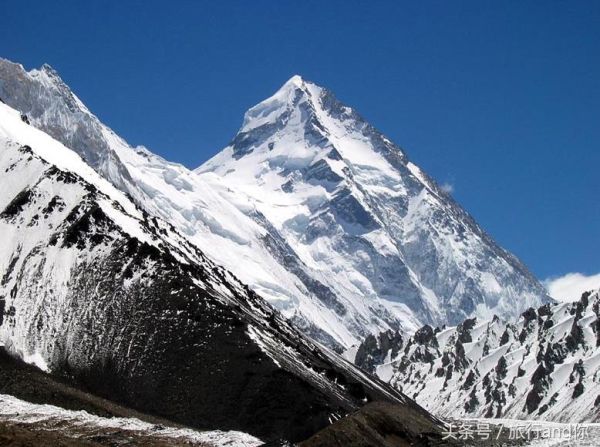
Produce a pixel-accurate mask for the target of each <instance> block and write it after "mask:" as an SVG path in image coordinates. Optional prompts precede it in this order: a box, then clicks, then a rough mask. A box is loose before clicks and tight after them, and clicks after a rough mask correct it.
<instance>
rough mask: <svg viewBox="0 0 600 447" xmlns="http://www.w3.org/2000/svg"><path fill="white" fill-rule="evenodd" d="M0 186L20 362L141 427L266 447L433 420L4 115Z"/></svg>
mask: <svg viewBox="0 0 600 447" xmlns="http://www.w3.org/2000/svg"><path fill="white" fill-rule="evenodd" d="M0 172H2V176H1V177H0V182H1V183H0V184H1V188H0V191H1V193H0V247H2V250H0V345H3V346H4V347H5V349H6V350H8V351H9V352H11V353H13V354H14V355H16V356H18V357H19V358H22V359H24V360H25V361H26V362H28V363H33V364H35V365H37V366H38V367H40V368H41V369H44V370H47V371H51V372H52V373H53V374H55V375H58V376H63V377H65V378H68V379H69V380H70V381H72V382H73V383H75V384H78V385H79V386H83V387H86V388H87V389H89V390H90V391H93V392H95V393H97V394H100V395H101V396H104V397H107V398H110V399H112V400H114V401H117V402H119V403H122V404H124V405H126V406H129V407H131V408H134V409H137V410H140V411H143V412H147V413H150V414H153V415H157V416H160V417H164V418H167V419H169V420H172V421H174V422H177V423H182V424H185V425H188V426H192V427H196V428H201V429H215V428H218V429H223V430H240V431H243V432H248V433H251V434H253V435H255V436H258V437H260V438H263V439H266V440H269V439H275V438H279V437H281V438H285V439H289V440H299V439H303V438H306V437H307V436H308V435H310V434H312V433H314V432H315V431H316V430H318V429H320V428H322V427H324V426H326V425H328V424H329V422H330V420H332V418H337V417H340V416H342V415H344V414H346V413H347V412H349V411H353V410H355V409H356V408H358V407H360V406H362V405H363V404H364V402H367V401H370V400H384V401H390V402H396V403H398V404H401V405H404V406H406V408H407V411H415V412H418V413H420V414H422V415H423V416H424V417H428V416H427V413H426V412H424V410H422V409H421V408H420V407H418V406H416V405H415V404H414V403H412V402H411V401H409V400H408V399H406V398H405V397H404V396H402V395H401V394H399V393H397V392H395V391H394V390H393V389H392V388H390V387H388V386H386V385H385V384H383V383H381V382H378V381H377V380H374V379H371V378H369V377H367V376H366V375H365V374H364V373H362V372H360V370H358V369H357V368H355V367H352V366H351V365H349V364H348V363H346V362H344V361H343V360H341V359H340V358H339V357H337V356H335V355H334V354H332V353H330V352H328V351H326V350H323V349H321V348H319V347H318V346H316V345H314V344H312V343H311V342H309V341H307V339H305V338H304V337H303V336H302V335H300V333H299V332H298V331H296V330H295V329H293V328H292V327H291V326H290V325H289V324H288V323H287V322H286V321H285V320H284V319H283V318H282V317H281V316H280V315H279V314H278V313H277V312H275V311H274V310H273V309H272V308H271V307H270V306H269V305H268V304H267V303H266V302H265V301H264V300H262V299H261V298H260V297H258V296H257V295H256V294H254V293H253V292H252V291H250V289H248V287H247V286H245V285H244V284H242V283H240V282H239V281H238V280H237V279H236V278H235V277H234V276H233V275H231V274H230V273H229V272H227V271H226V270H224V269H222V268H221V267H218V266H216V265H215V264H214V263H213V262H212V261H210V260H209V259H208V258H207V257H206V256H205V255H204V254H203V253H202V252H201V251H199V250H198V249H197V248H196V247H195V246H194V245H192V244H190V243H189V242H188V241H187V239H185V238H184V237H182V236H180V235H179V233H177V232H176V231H175V230H174V229H173V228H172V226H171V225H169V224H166V223H164V222H163V221H161V220H159V219H157V218H155V217H151V216H150V215H148V213H146V212H144V211H142V210H140V209H139V208H137V207H136V206H135V205H134V204H133V203H132V202H131V201H130V200H129V198H128V197H126V195H125V194H123V193H122V192H121V191H119V190H118V189H116V188H115V187H114V186H113V185H112V184H110V183H109V182H108V181H106V180H105V179H103V178H102V177H100V176H99V175H98V174H97V173H96V172H95V171H94V170H93V169H91V168H90V167H89V166H88V165H86V164H85V163H84V162H83V161H82V160H81V158H79V156H78V155H77V154H75V153H74V152H72V151H70V150H69V149H67V148H66V147H64V146H63V145H62V144H60V143H59V142H57V141H56V140H54V139H52V138H51V137H49V136H48V135H46V134H44V133H43V132H41V131H39V130H38V129H35V128H34V127H33V126H30V125H28V124H27V123H25V122H24V121H23V120H22V119H21V117H20V114H19V112H17V111H16V110H13V109H11V108H9V107H8V106H6V105H4V104H0ZM408 409H410V410H408Z"/></svg>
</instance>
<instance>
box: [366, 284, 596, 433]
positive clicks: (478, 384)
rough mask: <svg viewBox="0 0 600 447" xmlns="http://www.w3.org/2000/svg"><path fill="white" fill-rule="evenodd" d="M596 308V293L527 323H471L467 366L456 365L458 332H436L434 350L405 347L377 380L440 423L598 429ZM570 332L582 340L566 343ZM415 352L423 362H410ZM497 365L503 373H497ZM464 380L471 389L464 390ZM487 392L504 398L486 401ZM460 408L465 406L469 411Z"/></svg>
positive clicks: (416, 358)
mask: <svg viewBox="0 0 600 447" xmlns="http://www.w3.org/2000/svg"><path fill="white" fill-rule="evenodd" d="M598 306H600V293H598V292H595V293H593V294H591V295H589V297H588V301H581V302H576V303H559V304H556V305H554V306H550V307H549V308H544V309H539V310H537V311H536V315H535V316H533V318H532V319H529V320H527V321H526V320H525V317H523V316H522V317H520V318H519V319H518V320H516V321H505V320H502V319H498V318H492V319H490V320H476V321H475V324H474V325H473V327H472V329H471V330H470V331H469V334H468V335H469V336H470V337H471V339H472V341H471V342H468V343H464V342H463V343H462V345H463V348H464V351H465V359H464V362H466V364H463V361H461V362H457V361H456V352H457V347H458V341H457V340H458V336H459V332H458V329H457V327H449V328H446V329H443V330H441V331H439V332H438V333H437V335H436V337H437V346H429V345H427V346H421V345H419V344H418V343H415V342H412V341H411V339H409V340H408V341H406V343H405V346H410V349H407V350H404V349H402V350H401V352H400V354H399V356H398V358H397V359H393V361H391V362H390V361H389V359H387V360H386V361H384V362H382V363H381V364H380V365H376V373H377V375H378V376H379V378H380V379H382V380H384V381H387V382H389V383H391V384H392V385H394V386H396V387H398V388H399V389H401V390H402V391H403V392H404V393H405V394H407V395H408V396H410V397H413V398H414V399H415V400H416V402H417V403H419V404H420V405H422V406H423V407H424V408H426V409H427V410H429V411H431V412H433V413H434V414H437V415H439V416H442V417H457V416H463V417H468V416H484V415H489V412H490V411H491V414H494V415H495V414H497V413H498V412H500V415H501V416H502V417H510V418H517V419H531V418H536V419H539V420H548V421H555V422H600V418H599V413H598V399H600V398H599V397H598V396H600V383H599V382H598V377H600V354H598V348H597V346H596V345H597V334H596V333H595V330H594V329H593V328H592V327H591V324H592V323H595V322H596V321H597V319H598V315H597V309H598ZM578 311H580V313H578ZM548 313H549V314H548ZM550 323H553V324H550ZM574 325H576V326H578V327H579V328H580V329H581V331H582V333H583V337H581V339H579V338H573V337H571V334H572V328H573V326H574ZM574 341H575V342H576V343H573V342H574ZM417 352H420V353H421V356H415V353H417ZM423 352H426V353H428V354H429V357H427V360H423V357H422V353H423ZM502 357H504V359H505V361H506V370H505V371H502V370H503V368H501V369H498V365H500V359H501V358H502ZM429 358H432V359H433V360H432V362H430V361H429ZM444 358H446V359H447V360H449V363H450V364H451V365H452V366H453V369H452V371H450V370H449V369H448V368H449V367H445V365H447V364H448V362H447V363H446V364H444V362H443V359H444ZM399 365H402V368H399ZM540 366H543V367H544V370H543V371H545V373H544V377H543V379H538V381H537V382H536V385H537V391H536V393H538V396H539V403H538V404H537V406H535V407H534V408H533V410H532V412H529V410H528V408H527V406H526V402H527V397H528V395H529V394H530V393H532V392H533V389H534V387H533V386H532V380H533V375H534V373H535V372H536V371H537V370H538V368H539V367H540ZM440 370H441V374H438V372H439V371H440ZM579 371H581V372H582V374H580V372H579ZM469 375H472V377H473V378H474V379H473V383H472V384H470V385H468V386H466V385H465V383H466V378H467V376H469ZM576 387H582V388H581V389H580V390H577V389H576ZM581 390H583V392H581ZM491 392H495V393H496V394H495V395H496V396H502V398H501V399H496V398H492V399H489V397H488V396H489V395H490V394H489V393H491ZM474 398H476V400H474ZM465 403H470V405H471V406H470V407H469V408H467V407H465Z"/></svg>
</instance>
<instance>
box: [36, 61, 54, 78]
mask: <svg viewBox="0 0 600 447" xmlns="http://www.w3.org/2000/svg"><path fill="white" fill-rule="evenodd" d="M40 70H41V71H44V72H46V73H48V74H51V75H53V76H58V72H57V71H56V70H55V69H54V68H52V66H51V65H50V64H47V63H44V64H43V65H42V66H41V67H40Z"/></svg>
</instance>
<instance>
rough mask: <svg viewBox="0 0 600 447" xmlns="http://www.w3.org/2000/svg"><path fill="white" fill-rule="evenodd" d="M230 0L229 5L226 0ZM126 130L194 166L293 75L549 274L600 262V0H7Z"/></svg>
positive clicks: (32, 59)
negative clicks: (368, 125)
mask: <svg viewBox="0 0 600 447" xmlns="http://www.w3.org/2000/svg"><path fill="white" fill-rule="evenodd" d="M217 3H219V4H217ZM0 12H1V17H2V19H1V26H0V55H1V56H3V57H6V58H9V59H11V60H14V61H18V62H21V63H23V64H24V65H25V67H27V68H32V67H37V66H39V65H41V64H42V63H44V62H48V63H50V64H51V65H52V66H54V67H55V68H56V69H57V70H58V72H59V73H60V74H61V76H62V77H63V78H64V79H65V81H66V82H67V83H68V84H69V85H70V86H71V87H72V88H73V89H74V91H75V92H76V93H77V95H78V96H80V98H81V99H82V100H83V101H84V102H85V103H86V104H87V105H88V106H89V107H90V109H91V110H92V111H93V112H94V113H96V114H97V115H98V116H99V117H100V118H101V119H102V120H103V121H104V122H106V123H107V124H109V125H110V126H111V127H113V128H114V129H115V130H116V131H117V132H118V133H119V134H121V135H122V136H124V137H125V138H126V139H127V140H129V142H130V143H132V144H144V145H146V146H148V147H149V148H150V149H151V150H153V151H154V152H157V153H159V154H161V155H163V156H164V157H166V158H168V159H170V160H175V161H179V162H181V163H183V164H185V165H187V166H189V167H196V166H197V165H199V164H200V163H202V162H203V161H204V160H206V159H207V158H209V157H210V156H211V155H213V154H215V153H216V152H217V151H218V150H220V148H222V147H223V146H225V145H226V144H227V142H228V141H229V140H230V139H231V138H232V137H233V135H234V134H235V132H236V130H237V129H238V128H239V126H240V124H241V120H242V115H243V113H244V111H245V110H246V109H247V108H248V107H249V106H251V105H253V104H254V103H256V102H258V101H260V100H261V99H263V98H265V97H266V96H269V95H270V94H271V93H273V92H274V91H275V90H276V89H277V88H278V87H279V86H280V85H281V84H282V83H283V82H284V81H285V80H287V79H288V78H289V77H290V76H291V75H293V74H295V73H299V74H301V75H302V76H304V77H306V78H308V79H310V80H313V81H315V82H317V83H319V84H321V85H323V86H325V87H328V88H329V89H331V90H333V91H334V92H335V93H336V95H337V96H338V97H339V98H340V99H341V100H343V101H344V102H346V103H347V104H349V105H351V106H354V107H355V108H356V109H357V110H358V111H359V112H360V113H361V114H362V115H363V116H365V117H366V118H367V119H368V120H370V121H371V122H372V123H373V124H374V125H375V126H376V127H378V128H379V129H380V130H382V131H383V132H384V133H386V134H387V135H388V136H389V137H391V138H392V139H393V140H394V141H395V142H397V143H398V144H399V145H401V146H402V147H404V148H405V150H406V152H407V153H408V155H409V157H410V158H411V159H412V160H414V161H415V162H416V163H417V164H419V165H421V166H422V167H423V168H424V169H425V170H426V171H427V172H429V173H430V174H431V175H432V176H433V177H434V178H436V179H437V180H438V181H439V182H440V183H443V182H448V183H451V184H452V185H454V195H455V197H456V198H457V199H458V201H459V202H460V203H462V204H463V205H464V206H465V207H466V209H467V210H468V211H470V212H471V213H472V214H473V215H474V216H475V218H476V219H477V220H478V221H479V222H480V223H481V225H482V226H483V227H484V228H485V229H487V230H488V231H489V232H490V233H491V234H492V236H493V237H494V238H495V239H496V240H497V241H499V242H500V244H501V245H503V246H505V247H506V248H508V249H509V250H511V251H512V252H514V253H515V254H517V255H518V256H519V257H521V258H522V259H523V260H524V261H525V263H526V264H527V265H528V266H529V267H530V268H531V270H532V271H533V272H534V273H535V274H537V275H538V276H539V277H540V278H546V277H548V276H552V275H561V274H563V273H566V272H571V271H578V272H583V273H587V274H591V273H597V272H600V174H599V173H600V2H598V1H589V2H585V1H561V2H557V1H539V2H536V1H529V2H525V1H482V0H479V1H473V2H459V1H439V2H429V1H423V2H410V3H408V2H396V1H389V2H383V1H368V2H367V1H362V2H358V1H327V2H325V1H307V0H305V1H294V2H293V1H275V0H273V1H260V0H255V1H239V2H233V1H221V2H210V3H209V2H201V1H194V2H192V1H190V2H183V1H180V2H177V1H173V2H166V1H163V2H155V1H121V2H117V1H114V2H108V1H90V2H83V1H76V2H64V1H57V2H49V1H43V2H42V1H40V2H30V1H26V0H18V1H4V2H2V5H1V6H0Z"/></svg>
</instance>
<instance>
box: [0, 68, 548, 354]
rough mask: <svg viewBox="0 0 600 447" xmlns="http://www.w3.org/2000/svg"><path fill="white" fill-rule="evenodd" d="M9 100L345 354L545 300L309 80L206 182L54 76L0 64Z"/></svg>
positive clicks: (279, 100) (516, 266)
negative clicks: (377, 336)
mask: <svg viewBox="0 0 600 447" xmlns="http://www.w3.org/2000/svg"><path fill="white" fill-rule="evenodd" d="M0 98H2V99H4V101H6V103H7V104H9V105H11V106H12V107H14V108H16V109H18V110H20V111H21V112H22V113H24V114H25V115H26V116H27V119H28V120H29V121H30V122H31V124H32V125H34V126H36V127H38V128H40V129H42V130H44V131H46V132H48V133H49V134H50V135H52V136H53V137H55V138H56V139H57V140H59V141H61V142H62V143H63V144H65V145H66V146H68V147H69V148H71V149H73V150H74V151H76V152H77V153H79V154H80V155H81V156H82V157H83V158H84V159H85V160H86V161H87V162H88V163H89V164H90V165H91V166H92V167H93V168H94V169H95V170H96V171H97V172H99V173H100V174H101V175H102V176H103V177H105V178H106V179H108V180H109V181H110V182H111V183H112V184H113V185H115V186H116V187H118V188H119V189H121V190H122V191H124V192H126V193H127V194H128V195H129V196H131V197H132V198H133V200H134V201H135V203H137V204H138V205H139V206H140V207H141V208H143V209H144V210H146V211H147V212H148V213H150V214H151V215H153V216H158V217H162V218H163V219H165V220H166V221H168V222H169V223H171V224H173V225H174V227H175V228H176V229H177V230H178V231H179V232H180V233H181V234H182V235H184V236H185V237H186V238H187V239H188V240H189V241H191V242H192V243H193V244H194V245H196V246H197V247H199V248H200V249H202V251H203V252H205V253H206V254H207V255H208V256H209V257H210V258H211V259H213V260H215V261H216V262H217V263H219V264H220V265H223V266H224V267H225V268H227V269H228V270H230V271H232V272H233V273H234V274H236V276H238V277H239V278H240V279H241V280H242V281H243V282H245V283H247V284H248V285H249V286H250V287H251V288H252V289H253V290H255V291H256V292H258V293H259V294H260V295H261V296H263V297H265V298H266V299H267V300H268V301H269V302H270V303H271V304H272V305H274V306H275V307H276V308H278V309H279V310H280V311H281V312H282V313H283V314H284V315H285V316H286V317H287V318H289V319H291V321H293V323H294V324H295V326H296V327H298V328H300V329H301V330H302V331H303V332H304V333H305V334H308V335H310V336H311V337H312V338H313V339H315V340H317V341H319V342H321V343H324V344H326V345H328V346H329V347H332V348H334V349H336V350H338V351H341V350H344V349H347V348H349V347H350V346H352V345H357V344H358V343H359V342H360V341H361V340H363V339H364V337H366V336H367V335H368V334H370V333H378V332H380V331H384V330H387V329H394V330H395V329H398V328H402V329H404V330H407V331H412V330H416V329H417V328H418V327H420V326H421V325H422V324H424V323H430V324H443V323H448V322H450V323H453V324H456V323H458V322H460V321H462V319H464V318H465V317H468V316H472V315H477V316H480V317H481V316H483V317H489V316H490V315H491V314H492V312H493V313H497V314H499V315H504V316H507V317H510V316H514V315H517V314H518V313H519V312H521V311H523V310H524V309H526V308H527V307H529V306H537V305H539V304H541V303H542V302H544V301H545V300H547V299H548V297H547V296H546V293H545V290H544V289H543V287H542V286H541V285H540V284H539V283H538V282H537V280H535V278H533V277H532V276H531V274H530V273H529V272H528V271H527V269H526V268H525V267H524V266H523V265H522V264H521V263H520V262H519V261H518V260H516V259H515V258H514V257H513V256H512V255H510V254H509V253H507V252H506V251H504V250H502V249H501V248H499V247H498V246H497V245H496V244H495V243H494V242H493V241H492V240H491V239H490V238H489V237H488V236H487V235H486V234H485V233H484V232H483V231H482V230H481V229H480V228H479V227H478V226H477V225H476V223H475V222H474V221H473V220H472V219H471V218H470V217H469V216H468V214H467V213H465V212H464V211H463V210H462V209H461V208H460V207H459V206H458V205H456V203H454V201H453V200H452V199H451V198H450V197H449V196H448V195H447V194H445V193H444V192H443V191H441V190H440V189H439V188H438V187H437V186H436V184H435V182H433V181H432V180H431V179H429V178H428V177H427V176H426V175H425V174H424V173H422V172H421V171H420V170H419V168H417V167H416V166H415V165H414V164H412V163H410V162H409V161H408V160H407V158H406V156H405V155H404V154H403V153H402V151H401V150H400V149H399V148H398V147H396V146H395V145H393V143H391V142H390V141H389V140H388V139H387V138H385V137H384V136H383V135H381V134H380V133H379V132H377V131H376V130H375V129H374V128H372V127H371V126H370V125H369V124H368V123H366V122H365V121H364V120H362V118H360V117H359V116H358V115H357V114H356V112H354V111H353V110H352V109H350V108H349V107H346V106H344V105H343V104H341V103H339V102H338V101H337V100H336V99H335V98H334V97H333V95H332V94H331V93H329V92H327V91H326V90H324V89H322V88H320V87H317V86H315V85H314V84H311V83H309V82H306V81H304V80H302V79H301V78H299V77H294V78H292V79H291V80H290V81H289V82H287V83H286V84H285V85H284V86H283V87H282V89H281V90H280V91H279V92H277V93H276V94H275V95H274V96H273V97H271V98H269V99H267V100H266V101H264V102H262V103H260V104H259V105H257V106H255V107H254V108H252V109H250V110H249V111H248V113H247V114H246V117H245V120H244V125H243V127H242V129H241V130H240V132H239V134H238V135H237V136H236V137H235V138H234V140H233V142H232V144H231V146H230V147H228V148H226V149H225V150H224V151H223V152H222V153H221V154H219V155H217V156H216V157H215V158H214V159H213V160H211V161H209V162H207V163H206V164H205V165H204V166H202V167H201V168H200V169H199V170H198V171H197V175H196V174H194V173H193V172H190V171H189V170H187V169H186V168H185V167H183V166H181V165H178V164H175V163H170V162H168V161H166V160H164V159H162V158H161V157H158V156H156V155H154V154H152V153H151V152H150V151H148V150H147V149H145V148H143V147H137V148H133V147H130V146H129V145H128V144H127V143H126V142H125V141H123V140H122V139H121V138H119V137H118V136H117V135H115V134H114V133H113V132H112V131H111V130H110V129H109V128H107V127H106V126H105V125H103V124H102V123H101V122H100V121H99V120H98V119H97V118H96V117H95V116H94V115H92V114H91V113H90V112H89V110H88V109H87V108H85V106H84V105H83V104H82V103H81V101H79V100H78V99H77V97H76V96H75V95H74V94H73V93H72V92H71V91H70V90H69V88H68V87H67V86H66V85H65V84H64V83H63V82H62V80H61V79H60V77H59V76H58V75H57V74H56V72H55V71H54V70H52V69H51V68H50V67H49V66H44V67H42V68H41V69H40V70H32V71H30V72H27V71H25V70H24V69H23V67H22V66H20V65H18V64H13V63H11V62H9V61H5V60H0Z"/></svg>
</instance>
